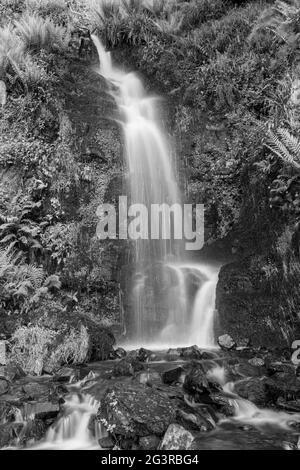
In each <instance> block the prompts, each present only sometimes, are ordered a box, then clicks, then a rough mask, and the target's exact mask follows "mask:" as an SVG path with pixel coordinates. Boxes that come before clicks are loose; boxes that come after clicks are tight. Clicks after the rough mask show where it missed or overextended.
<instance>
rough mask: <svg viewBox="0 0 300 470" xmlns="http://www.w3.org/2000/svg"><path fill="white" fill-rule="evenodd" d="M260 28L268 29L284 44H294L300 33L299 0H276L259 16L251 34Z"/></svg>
mask: <svg viewBox="0 0 300 470" xmlns="http://www.w3.org/2000/svg"><path fill="white" fill-rule="evenodd" d="M260 30H267V31H270V32H271V33H272V34H273V35H274V37H275V38H277V39H278V40H279V41H283V42H284V43H286V44H290V45H294V44H296V43H297V41H298V39H299V33H300V1H299V0H291V1H289V2H287V1H280V0H276V1H275V3H274V5H272V6H271V7H269V8H267V9H266V10H264V12H263V13H262V15H261V16H260V17H259V19H258V21H257V24H256V26H255V28H254V29H253V32H252V36H254V35H255V34H256V33H257V32H258V31H260Z"/></svg>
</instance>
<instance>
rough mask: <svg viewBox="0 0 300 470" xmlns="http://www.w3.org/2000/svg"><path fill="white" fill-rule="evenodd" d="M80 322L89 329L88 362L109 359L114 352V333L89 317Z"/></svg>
mask: <svg viewBox="0 0 300 470" xmlns="http://www.w3.org/2000/svg"><path fill="white" fill-rule="evenodd" d="M80 321H81V322H82V324H83V325H84V326H85V327H86V328H87V329H88V333H89V337H90V344H89V353H88V357H87V360H89V361H90V362H93V361H104V360H106V359H108V358H109V355H110V354H111V353H112V352H113V346H114V344H115V341H116V340H115V337H114V335H113V333H112V332H111V331H110V330H108V329H107V328H104V327H102V326H100V325H98V324H97V323H96V322H94V321H93V320H91V319H89V318H88V317H83V318H81V319H80Z"/></svg>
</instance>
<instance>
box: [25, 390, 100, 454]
mask: <svg viewBox="0 0 300 470" xmlns="http://www.w3.org/2000/svg"><path fill="white" fill-rule="evenodd" d="M98 408H99V402H98V401H97V400H95V399H94V398H93V397H91V396H90V395H87V394H75V393H74V394H72V395H70V397H69V399H68V400H67V401H66V403H65V404H64V407H63V415H62V416H61V417H60V418H59V419H58V420H57V422H56V423H55V424H54V425H53V426H51V428H50V429H49V430H48V432H47V435H46V437H45V439H44V440H43V441H41V442H39V443H37V444H36V445H35V446H33V447H31V449H34V450H99V449H100V446H99V443H98V440H99V439H100V438H101V437H104V436H105V435H107V433H106V431H105V429H104V427H103V426H102V425H101V423H99V422H97V421H95V422H94V425H93V427H94V429H92V426H91V418H92V417H93V416H95V415H96V413H97V410H98Z"/></svg>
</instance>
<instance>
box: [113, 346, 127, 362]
mask: <svg viewBox="0 0 300 470" xmlns="http://www.w3.org/2000/svg"><path fill="white" fill-rule="evenodd" d="M114 353H115V356H116V358H117V359H122V357H125V356H126V354H127V353H126V351H125V349H123V348H117V349H115V351H114Z"/></svg>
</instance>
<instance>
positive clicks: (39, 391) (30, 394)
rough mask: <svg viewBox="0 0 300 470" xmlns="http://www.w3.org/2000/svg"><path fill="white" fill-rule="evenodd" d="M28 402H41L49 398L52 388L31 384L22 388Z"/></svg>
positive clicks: (35, 383)
mask: <svg viewBox="0 0 300 470" xmlns="http://www.w3.org/2000/svg"><path fill="white" fill-rule="evenodd" d="M22 390H23V392H24V393H25V395H26V397H25V398H26V399H27V400H39V399H45V398H48V397H49V394H50V388H49V385H48V384H42V383H37V382H29V383H27V384H25V385H23V387H22Z"/></svg>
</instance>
